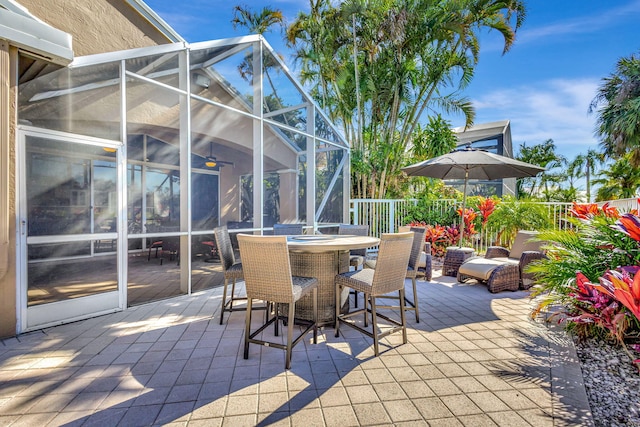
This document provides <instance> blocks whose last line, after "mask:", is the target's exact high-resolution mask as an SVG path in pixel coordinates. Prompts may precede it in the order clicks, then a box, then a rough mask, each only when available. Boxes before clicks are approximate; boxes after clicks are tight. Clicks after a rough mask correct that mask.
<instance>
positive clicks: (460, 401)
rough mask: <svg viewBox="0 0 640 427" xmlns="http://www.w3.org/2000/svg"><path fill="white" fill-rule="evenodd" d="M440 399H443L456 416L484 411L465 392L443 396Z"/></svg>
mask: <svg viewBox="0 0 640 427" xmlns="http://www.w3.org/2000/svg"><path fill="white" fill-rule="evenodd" d="M440 400H442V402H443V403H444V404H445V405H447V408H449V410H450V411H451V412H452V413H453V414H454V415H456V416H459V415H471V414H480V413H482V410H481V409H480V408H478V406H476V404H475V403H473V401H472V400H471V399H469V398H468V397H467V396H465V395H463V394H456V395H451V396H441V397H440Z"/></svg>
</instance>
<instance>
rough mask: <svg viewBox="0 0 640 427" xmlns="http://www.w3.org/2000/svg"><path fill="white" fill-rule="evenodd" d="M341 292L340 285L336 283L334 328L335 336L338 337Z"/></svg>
mask: <svg viewBox="0 0 640 427" xmlns="http://www.w3.org/2000/svg"><path fill="white" fill-rule="evenodd" d="M341 292H342V286H340V285H338V284H336V317H335V324H334V329H335V331H336V333H335V337H336V338H338V337H339V336H340V320H338V319H339V317H340V293H341Z"/></svg>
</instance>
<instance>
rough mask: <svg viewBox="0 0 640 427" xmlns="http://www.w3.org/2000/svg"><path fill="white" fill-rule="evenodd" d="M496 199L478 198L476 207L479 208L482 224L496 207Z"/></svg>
mask: <svg viewBox="0 0 640 427" xmlns="http://www.w3.org/2000/svg"><path fill="white" fill-rule="evenodd" d="M496 205H497V203H496V201H495V200H494V199H485V198H484V197H483V198H481V199H480V204H479V205H478V209H479V210H480V214H481V215H482V225H485V224H486V223H487V220H488V219H489V216H490V215H491V214H492V213H493V211H494V210H495V209H496Z"/></svg>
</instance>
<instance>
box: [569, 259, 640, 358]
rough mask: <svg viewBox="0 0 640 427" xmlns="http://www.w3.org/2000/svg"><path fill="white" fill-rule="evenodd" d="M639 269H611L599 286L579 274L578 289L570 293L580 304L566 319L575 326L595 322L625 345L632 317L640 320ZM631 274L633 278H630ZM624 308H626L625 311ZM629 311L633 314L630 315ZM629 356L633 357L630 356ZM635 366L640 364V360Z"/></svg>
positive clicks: (577, 275)
mask: <svg viewBox="0 0 640 427" xmlns="http://www.w3.org/2000/svg"><path fill="white" fill-rule="evenodd" d="M638 270H640V268H639V267H624V268H621V269H619V270H608V271H607V272H606V273H605V274H604V276H603V277H601V278H600V283H599V284H596V283H592V282H590V281H589V279H587V277H585V276H584V275H583V274H582V273H581V272H578V273H577V274H576V285H577V290H576V292H575V293H573V294H570V296H573V297H574V298H576V299H577V300H578V301H579V304H577V305H576V306H575V307H576V308H577V309H578V311H579V312H578V313H577V314H576V315H575V316H571V317H569V318H568V319H567V320H570V321H573V322H576V323H596V324H597V325H598V326H600V327H602V328H605V329H607V330H609V332H610V333H611V335H612V336H613V337H615V338H616V339H617V340H618V342H620V344H622V346H623V347H624V349H625V350H627V353H629V351H628V349H627V348H626V346H625V344H624V334H625V331H626V330H627V328H628V327H629V324H630V322H631V321H633V318H632V317H630V313H631V314H632V315H633V316H635V320H636V321H637V320H638V319H640V274H637V272H638ZM631 274H633V275H634V277H633V278H632V277H631ZM623 307H626V309H627V310H628V311H627V310H625V309H624V308H623ZM629 312H630V313H629ZM629 357H631V358H632V359H633V356H631V354H630V353H629ZM633 363H635V364H637V365H639V364H640V359H636V360H634V361H633Z"/></svg>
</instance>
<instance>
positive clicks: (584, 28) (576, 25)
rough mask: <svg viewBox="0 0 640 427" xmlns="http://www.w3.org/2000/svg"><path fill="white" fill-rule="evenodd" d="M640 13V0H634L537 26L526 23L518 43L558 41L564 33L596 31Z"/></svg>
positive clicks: (520, 32) (519, 35) (519, 33)
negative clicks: (528, 25) (542, 40)
mask: <svg viewBox="0 0 640 427" xmlns="http://www.w3.org/2000/svg"><path fill="white" fill-rule="evenodd" d="M638 13H640V0H634V1H631V2H629V3H627V4H624V5H621V6H618V7H614V8H611V9H609V10H607V11H605V12H597V13H595V14H593V15H584V16H580V17H577V18H573V19H567V20H565V21H559V22H554V23H551V24H549V25H545V26H541V27H537V28H535V27H534V28H531V29H526V24H525V28H523V29H522V31H519V32H518V43H527V42H532V41H538V40H540V39H546V38H552V40H556V41H557V40H558V37H560V36H563V35H574V34H586V33H595V32H598V31H600V30H602V29H605V28H609V27H612V26H614V25H615V24H616V23H618V22H619V21H620V20H621V19H625V18H626V19H629V18H631V19H634V18H633V17H634V16H636V17H637V15H638Z"/></svg>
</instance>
